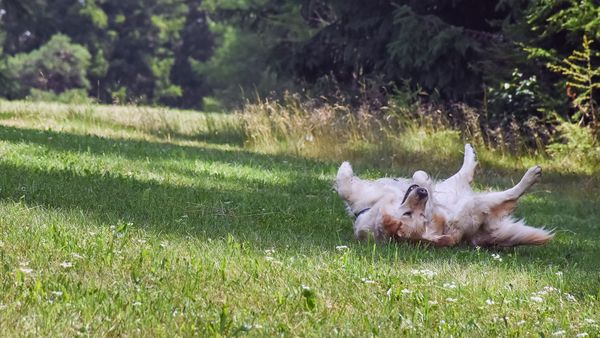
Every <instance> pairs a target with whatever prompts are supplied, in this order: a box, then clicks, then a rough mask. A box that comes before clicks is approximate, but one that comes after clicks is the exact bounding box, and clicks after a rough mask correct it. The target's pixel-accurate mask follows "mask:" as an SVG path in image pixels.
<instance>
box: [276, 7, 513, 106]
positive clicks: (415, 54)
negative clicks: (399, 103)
mask: <svg viewBox="0 0 600 338" xmlns="http://www.w3.org/2000/svg"><path fill="white" fill-rule="evenodd" d="M496 4H497V1H494V0H483V1H476V0H463V1H427V0H424V1H396V2H390V1H381V0H380V1H369V2H364V1H360V0H354V1H353V0H350V1H327V2H323V1H313V0H310V1H305V2H304V4H303V6H304V11H303V13H305V16H306V17H307V19H308V20H311V18H313V19H312V21H316V20H315V19H314V18H321V17H325V18H327V20H328V22H327V23H325V24H324V25H323V27H322V28H321V29H320V30H319V32H318V33H317V34H315V35H314V36H313V37H312V38H311V39H310V40H309V41H307V42H305V43H304V44H303V45H301V46H297V48H299V49H300V52H299V53H298V57H297V58H295V60H293V63H292V64H288V65H285V66H287V67H290V68H291V69H292V70H293V71H295V72H297V73H298V74H300V75H301V76H303V77H305V78H306V79H307V80H309V81H314V80H316V79H317V78H319V77H321V76H324V75H327V74H332V75H334V76H335V77H336V78H337V79H338V80H339V81H342V82H348V81H352V80H353V79H354V78H355V77H356V76H357V75H367V76H368V75H374V74H383V76H384V79H385V80H386V81H392V82H395V83H400V82H401V81H402V80H403V79H411V80H412V81H414V82H415V83H418V84H419V85H421V86H423V87H424V88H426V89H427V90H430V91H433V90H439V91H440V92H441V93H442V94H443V95H444V96H445V97H448V98H451V99H466V98H470V97H472V96H477V95H480V93H481V83H482V74H481V71H480V69H479V67H478V63H479V62H480V61H481V60H483V59H484V58H485V57H486V51H487V49H488V48H489V47H490V46H491V45H493V44H495V43H498V42H500V40H501V36H500V35H499V31H500V29H499V28H497V27H494V26H491V25H490V24H489V21H491V20H495V19H499V18H501V17H502V16H503V15H504V13H502V12H498V11H496V10H495V6H496Z"/></svg>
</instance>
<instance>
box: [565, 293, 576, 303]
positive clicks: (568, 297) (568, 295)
mask: <svg viewBox="0 0 600 338" xmlns="http://www.w3.org/2000/svg"><path fill="white" fill-rule="evenodd" d="M565 297H567V300H568V301H570V302H575V301H577V299H576V298H575V296H573V295H572V294H570V293H565Z"/></svg>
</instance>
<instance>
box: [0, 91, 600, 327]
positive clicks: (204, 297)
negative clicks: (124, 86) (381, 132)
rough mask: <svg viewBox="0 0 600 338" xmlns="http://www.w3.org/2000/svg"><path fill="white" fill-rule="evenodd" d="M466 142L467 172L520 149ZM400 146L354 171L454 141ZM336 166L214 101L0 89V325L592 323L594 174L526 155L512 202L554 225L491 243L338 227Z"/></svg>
mask: <svg viewBox="0 0 600 338" xmlns="http://www.w3.org/2000/svg"><path fill="white" fill-rule="evenodd" d="M333 146H334V145H332V147H333ZM458 149H459V148H458ZM404 151H405V152H409V154H410V149H409V150H404ZM481 154H482V156H481V157H482V162H483V163H482V169H481V170H479V172H478V176H477V177H476V181H477V184H478V188H479V189H487V188H503V187H508V186H509V185H511V184H512V183H513V182H515V181H517V180H518V179H520V177H521V175H522V174H523V173H524V171H525V168H526V167H527V166H528V165H530V164H531V163H532V161H534V160H533V159H522V160H515V159H511V158H507V157H505V156H502V158H500V157H495V156H494V155H493V154H492V153H487V152H485V151H483V150H482V151H481ZM414 158H415V159H416V160H415V161H411V162H410V163H406V165H393V166H388V167H386V166H385V165H381V164H378V163H375V162H372V161H371V162H369V161H364V162H362V163H361V162H360V157H359V156H357V159H356V160H357V161H358V162H357V165H356V167H355V171H356V172H357V173H358V174H359V175H361V176H364V177H379V176H383V175H410V174H412V171H413V170H414V169H416V168H420V169H425V170H427V171H429V172H430V173H432V174H433V175H434V176H438V177H444V176H445V175H448V174H450V173H452V172H453V171H454V170H456V168H458V166H459V164H460V161H461V159H462V154H460V153H454V154H453V155H452V156H449V157H446V155H444V156H437V157H436V156H432V157H429V156H424V155H423V153H422V151H419V152H417V151H416V150H415V152H414ZM541 161H547V160H541ZM338 164H339V159H331V158H329V159H318V158H312V159H310V158H304V157H302V156H298V155H297V156H291V155H284V154H269V153H267V152H265V151H261V149H257V148H250V147H248V146H244V145H243V136H242V132H241V130H240V127H239V125H238V124H237V123H236V119H235V117H233V116H225V115H218V114H201V113H196V112H173V111H162V110H157V109H144V108H126V107H121V108H116V107H77V106H61V105H45V104H24V103H9V102H0V215H1V217H0V269H1V270H2V273H1V274H0V284H1V287H2V293H1V294H0V331H1V332H2V336H74V335H90V336H122V335H126V336H146V337H148V336H190V335H200V336H206V335H223V336H235V335H250V336H274V335H288V336H316V337H322V336H337V335H340V336H370V335H376V336H416V337H420V336H442V337H448V336H451V335H452V336H454V337H460V336H469V337H471V336H481V337H487V336H511V337H512V336H542V335H543V336H546V337H548V336H553V335H554V336H566V337H574V336H577V335H579V337H582V336H585V334H587V335H589V336H590V337H594V336H596V337H597V336H599V335H600V208H599V207H598V206H599V205H600V197H598V196H600V179H599V177H598V173H599V172H598V171H596V172H593V173H591V174H590V173H570V172H563V171H558V170H553V169H552V164H551V163H550V162H548V163H544V162H542V163H540V164H541V165H542V166H543V167H545V168H546V167H548V168H550V169H548V170H546V171H545V172H544V176H543V178H542V182H541V183H540V184H538V185H536V186H535V187H534V189H533V192H532V193H531V194H529V195H526V196H525V197H524V198H523V199H522V203H521V205H520V207H519V209H518V211H517V213H518V215H519V216H522V217H524V218H526V220H527V221H528V223H529V224H531V225H533V226H546V227H549V228H555V229H556V237H555V239H554V240H553V241H551V242H550V244H549V245H547V246H544V247H522V248H516V249H506V250H499V251H494V250H483V249H481V250H476V249H470V248H463V247H459V248H445V249H436V248H430V247H423V246H415V245H409V244H389V245H375V244H373V243H357V242H355V241H354V240H353V238H352V230H351V225H352V220H351V219H350V218H349V217H348V216H347V215H346V213H345V210H344V206H343V204H342V202H341V201H340V199H339V197H338V196H337V195H336V194H335V193H334V192H333V191H332V181H333V178H334V175H335V172H336V170H337V165H338ZM545 164H546V166H545ZM575 172H576V171H575Z"/></svg>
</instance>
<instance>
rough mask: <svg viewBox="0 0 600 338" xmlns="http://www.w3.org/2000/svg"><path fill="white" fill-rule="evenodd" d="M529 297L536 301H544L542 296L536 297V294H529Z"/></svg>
mask: <svg viewBox="0 0 600 338" xmlns="http://www.w3.org/2000/svg"><path fill="white" fill-rule="evenodd" d="M529 299H531V300H532V301H534V302H538V303H541V302H543V301H544V298H542V297H538V296H531V297H529Z"/></svg>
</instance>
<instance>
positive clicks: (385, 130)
mask: <svg viewBox="0 0 600 338" xmlns="http://www.w3.org/2000/svg"><path fill="white" fill-rule="evenodd" d="M237 115H238V116H240V119H241V120H242V121H243V124H244V126H243V128H244V133H245V139H246V145H247V146H249V147H253V148H254V149H261V150H263V151H270V152H275V153H287V154H295V155H303V156H308V157H314V158H327V159H334V160H338V161H340V160H348V159H349V160H357V161H365V162H367V163H370V164H375V165H381V166H406V165H407V162H410V161H413V162H418V163H422V161H420V160H418V161H414V159H415V154H417V155H418V154H421V156H422V157H423V159H427V158H429V160H430V161H431V162H436V161H438V162H439V161H444V159H447V158H448V157H450V156H451V155H452V154H456V153H459V152H460V151H461V149H462V145H463V143H465V142H470V143H473V144H475V145H476V146H477V148H478V149H479V152H480V156H482V157H483V158H484V159H485V158H490V159H491V158H496V159H497V158H498V157H507V158H515V157H521V158H524V159H526V160H525V162H524V164H527V165H529V164H532V163H533V162H543V163H545V164H546V167H551V168H556V169H560V170H563V171H565V170H566V171H571V172H586V173H591V172H594V171H595V170H596V168H597V167H598V164H600V162H599V161H598V157H597V156H590V152H589V151H588V150H589V149H597V147H596V145H595V142H594V139H593V137H587V138H586V137H580V135H581V134H585V135H587V134H586V133H585V132H584V131H582V130H581V128H577V127H576V126H575V127H573V128H575V129H573V128H567V127H568V126H566V125H565V126H562V127H561V125H559V127H558V128H556V130H558V132H559V133H555V135H556V136H554V138H553V137H552V135H551V134H552V133H551V130H550V129H548V128H547V127H546V126H544V125H543V124H542V123H541V121H539V119H537V118H531V119H529V120H528V121H526V123H525V124H523V125H520V124H519V123H517V121H515V120H510V121H509V122H507V123H506V125H505V126H504V127H496V128H493V129H492V128H487V127H485V124H484V123H483V122H482V121H481V118H480V114H479V113H478V112H477V111H476V110H475V109H473V108H471V107H469V106H467V105H464V104H456V105H452V106H449V107H445V108H442V107H439V106H435V105H428V104H412V105H406V104H394V102H393V101H392V102H390V105H389V106H385V107H382V108H381V109H371V108H370V107H369V106H368V105H363V106H360V107H358V108H352V107H350V106H349V105H344V104H336V103H329V102H327V101H324V100H302V99H300V98H299V97H298V96H294V95H287V96H285V97H284V99H283V100H281V101H271V100H259V101H258V102H255V103H247V104H246V105H245V106H244V107H243V108H242V109H240V110H239V111H238V112H237ZM584 141H585V144H581V142H584ZM567 155H568V156H567ZM569 158H577V161H576V162H571V161H569ZM574 164H576V165H574Z"/></svg>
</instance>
